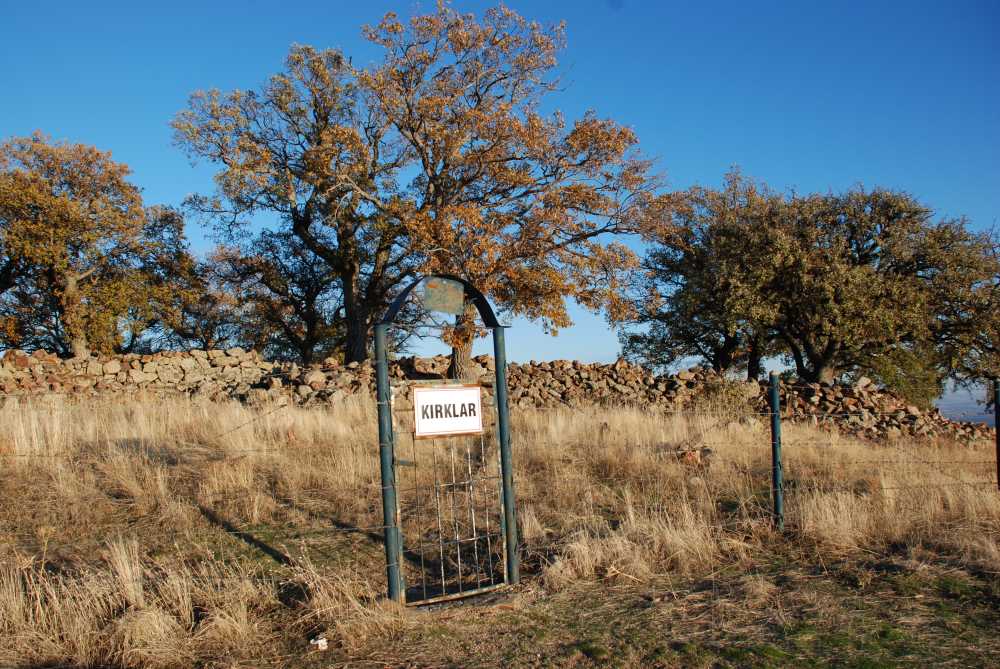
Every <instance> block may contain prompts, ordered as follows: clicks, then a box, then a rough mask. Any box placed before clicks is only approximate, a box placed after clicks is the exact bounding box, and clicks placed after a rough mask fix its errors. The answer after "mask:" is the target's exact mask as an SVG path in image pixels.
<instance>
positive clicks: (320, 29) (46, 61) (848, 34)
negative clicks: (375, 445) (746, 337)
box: [0, 0, 1000, 361]
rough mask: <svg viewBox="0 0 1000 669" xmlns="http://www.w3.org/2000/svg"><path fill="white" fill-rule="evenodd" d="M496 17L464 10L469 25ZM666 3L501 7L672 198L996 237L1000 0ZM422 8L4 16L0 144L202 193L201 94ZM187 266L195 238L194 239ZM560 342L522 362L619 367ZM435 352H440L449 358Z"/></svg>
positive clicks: (358, 47)
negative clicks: (703, 192)
mask: <svg viewBox="0 0 1000 669" xmlns="http://www.w3.org/2000/svg"><path fill="white" fill-rule="evenodd" d="M490 4H491V3H480V2H455V3H454V6H455V7H456V8H458V9H460V10H462V11H474V12H479V11H481V10H482V9H483V8H484V7H487V6H490ZM818 4H819V3H803V2H757V3H748V2H740V3H721V2H701V3H687V2H685V3H681V2H678V3H666V2H638V1H636V0H612V1H608V0H578V1H577V2H545V3H532V2H524V1H519V0H512V1H511V2H509V3H508V5H509V6H511V7H513V8H514V9H516V10H518V11H519V12H520V13H522V14H524V15H525V16H528V17H530V18H533V19H536V20H538V21H541V22H551V21H557V20H560V19H565V20H566V22H567V31H568V42H569V44H568V48H567V50H566V51H565V53H564V54H563V56H562V59H561V72H562V79H563V83H564V87H565V90H564V91H562V92H560V93H558V94H557V95H556V96H555V97H554V98H553V99H552V100H551V105H552V107H553V108H558V109H560V110H562V111H563V112H564V113H565V114H566V115H567V116H568V117H569V118H573V117H576V116H579V115H581V114H582V113H583V112H584V111H586V110H588V109H594V110H595V111H597V113H598V114H600V115H604V116H610V117H612V118H614V119H616V120H617V121H619V122H621V123H624V124H627V125H630V126H632V127H633V128H634V129H635V130H636V132H637V133H638V135H639V138H640V141H641V145H642V148H643V150H644V151H645V153H647V154H648V155H649V156H651V157H654V158H655V159H656V160H657V167H658V169H659V170H660V171H661V172H662V173H664V174H665V175H666V177H667V179H668V182H669V184H670V185H671V186H672V187H675V188H683V187H686V186H689V185H691V184H694V183H703V184H718V183H719V182H720V180H721V177H722V175H723V173H724V172H725V171H726V170H727V169H728V168H729V167H730V166H732V165H740V166H741V167H742V168H743V170H744V172H745V173H747V174H749V175H751V176H754V177H756V178H759V179H763V180H764V181H766V182H768V183H769V184H770V185H771V186H773V187H775V188H779V189H790V188H794V189H797V190H799V191H827V190H841V189H844V188H848V187H850V186H852V185H854V184H858V183H863V184H865V185H867V186H874V185H879V186H884V187H889V188H895V189H901V190H906V191H909V192H911V193H913V194H914V195H916V196H918V197H919V198H920V199H921V201H923V202H924V203H925V204H927V205H929V206H931V207H932V208H934V209H935V210H936V211H938V212H939V213H940V214H941V215H947V216H959V215H965V216H967V217H968V218H969V219H970V220H971V221H972V223H973V225H974V226H976V227H989V226H992V225H994V224H997V223H998V222H1000V158H998V155H1000V86H998V82H1000V47H998V46H997V43H998V40H997V39H996V30H997V27H998V26H1000V3H997V2H943V1H942V2H919V1H910V2H836V3H827V6H826V7H819V6H815V5H818ZM431 9H433V3H430V2H423V3H416V2H396V3H392V2H372V1H369V2H364V3H356V2H351V3H348V2H331V1H329V0H327V1H325V2H310V3H295V2H283V3H280V4H278V3H268V2H198V3H194V2H173V3H135V2H129V3H125V2H120V3H113V2H93V3H79V2H74V3H69V2H65V3H59V2H48V3H42V2H34V3H23V2H11V1H10V0H5V1H4V2H2V3H0V100H2V101H3V103H2V104H0V137H6V136H10V135H21V134H27V133H30V132H32V131H33V130H36V129H40V130H42V131H43V132H46V133H48V134H50V135H52V136H54V137H55V138H58V139H67V140H72V141H76V142H84V143H89V144H94V145H96V146H98V147H100V148H102V149H110V150H111V151H112V152H113V154H114V157H115V158H116V159H117V160H120V161H123V162H126V163H128V164H129V165H130V166H131V167H132V168H133V170H134V181H135V182H136V183H137V184H139V185H140V186H142V187H143V189H144V194H145V198H146V201H147V203H150V204H154V203H164V204H173V205H177V204H180V202H181V200H183V198H184V197H185V196H186V195H187V194H189V193H193V192H206V191H208V190H210V189H211V181H210V179H211V174H212V170H211V168H210V166H206V165H200V166H197V167H192V166H191V165H190V164H189V162H188V160H187V158H186V157H185V156H184V155H183V153H182V152H181V151H180V150H178V149H177V148H175V147H174V146H173V145H172V141H171V131H170V128H169V126H168V123H169V121H170V119H171V118H172V117H173V115H174V114H176V113H177V112H178V111H179V110H181V109H183V108H184V106H185V103H186V100H187V96H188V95H189V94H190V93H191V92H192V91H194V90H197V89H203V88H212V87H217V88H221V89H224V90H226V89H232V88H249V87H253V86H256V85H258V84H260V83H261V82H262V81H264V79H265V78H266V77H267V76H268V75H270V74H271V73H273V72H275V71H277V70H278V69H280V67H281V64H282V60H283V58H284V55H285V53H286V52H287V49H288V46H289V45H290V44H291V43H293V42H298V43H302V44H311V45H314V46H318V47H339V48H342V49H343V50H344V51H345V52H346V53H347V54H349V55H350V56H351V57H352V58H353V59H354V62H355V63H357V64H365V63H368V62H372V61H374V60H375V59H376V58H377V57H378V52H377V51H376V50H375V49H374V48H372V47H371V46H370V45H368V44H367V43H365V42H364V41H363V40H362V39H361V37H360V30H359V28H360V26H361V25H362V24H364V23H375V22H377V21H378V20H379V18H380V17H381V16H382V14H384V13H385V12H386V11H395V12H397V13H398V14H400V15H401V16H408V15H410V14H412V13H414V12H418V11H421V10H424V11H429V10H431ZM189 234H190V236H191V238H192V239H193V240H194V243H195V245H196V248H199V249H205V248H207V242H206V240H205V239H204V236H203V234H202V232H201V231H200V230H198V229H190V230H189ZM573 315H574V318H575V320H576V321H577V325H576V326H574V327H573V328H570V329H567V330H564V331H562V332H561V333H560V335H559V336H558V337H557V338H552V337H549V336H546V335H544V334H543V333H542V332H541V328H539V327H538V326H536V325H533V324H531V323H528V322H524V321H521V320H518V321H515V323H514V328H513V329H512V330H511V331H510V332H509V334H508V339H507V341H508V349H509V355H510V357H511V358H512V359H514V360H527V359H533V358H534V359H551V358H579V359H583V360H601V361H607V360H613V359H614V358H615V357H616V355H617V353H618V342H617V339H616V337H615V336H614V334H613V333H612V332H611V331H610V330H609V329H608V328H607V326H606V325H605V324H604V322H603V320H601V319H600V318H599V317H595V316H591V315H589V314H587V313H585V312H582V311H581V310H579V309H574V310H573ZM440 350H443V349H440Z"/></svg>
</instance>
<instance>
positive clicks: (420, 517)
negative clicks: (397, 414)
mask: <svg viewBox="0 0 1000 669" xmlns="http://www.w3.org/2000/svg"><path fill="white" fill-rule="evenodd" d="M410 444H411V449H410V453H411V456H410V457H412V458H413V479H412V480H413V496H414V498H415V499H416V504H417V514H416V516H417V522H416V528H415V531H416V533H417V541H418V542H419V546H420V583H421V585H422V587H423V594H424V599H427V565H426V563H425V562H424V528H423V524H424V511H423V509H424V507H423V506H422V505H421V504H420V479H419V478H418V477H417V467H418V466H419V464H420V463H419V462H418V461H417V437H416V435H415V434H414V433H413V432H410Z"/></svg>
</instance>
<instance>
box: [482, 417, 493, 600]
mask: <svg viewBox="0 0 1000 669" xmlns="http://www.w3.org/2000/svg"><path fill="white" fill-rule="evenodd" d="M479 460H480V462H482V464H483V470H484V472H485V473H486V476H487V477H489V473H490V461H489V460H488V459H487V458H486V440H485V439H484V438H483V435H479ZM482 487H483V488H486V486H485V485H484V486H482ZM492 506H493V502H492V501H491V500H490V495H489V494H488V493H487V494H486V558H487V560H488V561H489V563H490V585H495V584H496V582H497V579H496V575H497V570H496V568H495V567H494V566H493V539H492V534H493V528H492V527H490V508H491V507H492Z"/></svg>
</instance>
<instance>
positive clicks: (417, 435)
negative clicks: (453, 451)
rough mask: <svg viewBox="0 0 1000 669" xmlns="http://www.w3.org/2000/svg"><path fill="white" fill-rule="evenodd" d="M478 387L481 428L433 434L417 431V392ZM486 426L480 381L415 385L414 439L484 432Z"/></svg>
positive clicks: (461, 435)
mask: <svg viewBox="0 0 1000 669" xmlns="http://www.w3.org/2000/svg"><path fill="white" fill-rule="evenodd" d="M467 388H478V389H479V413H478V416H477V417H478V419H479V429H478V430H475V431H471V432H435V433H433V434H421V433H419V432H417V422H418V421H417V393H419V392H427V391H448V390H457V389H467ZM485 432H486V428H485V426H484V424H483V386H482V385H481V384H479V383H449V384H441V385H433V386H414V387H413V438H414V439H441V438H444V437H467V436H474V435H477V434H484V433H485Z"/></svg>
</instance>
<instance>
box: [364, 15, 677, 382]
mask: <svg viewBox="0 0 1000 669" xmlns="http://www.w3.org/2000/svg"><path fill="white" fill-rule="evenodd" d="M365 32H366V35H367V36H368V38H369V39H370V40H371V41H373V42H374V43H376V44H378V45H380V46H382V47H383V49H384V51H385V58H384V60H383V62H382V63H381V64H380V65H379V66H377V67H374V68H371V69H369V70H366V71H364V72H361V73H359V83H360V85H361V87H362V88H363V89H364V90H365V91H366V92H367V95H368V99H369V101H370V102H369V103H370V104H371V105H372V106H373V107H374V108H375V109H377V111H378V113H379V115H380V116H381V117H384V118H385V120H386V123H387V124H388V125H389V126H390V127H391V129H392V131H393V133H394V134H395V136H396V137H398V141H399V142H400V143H401V144H402V145H403V146H405V147H406V149H407V154H408V155H411V156H413V157H414V160H413V161H412V165H413V167H414V168H415V170H416V176H415V178H414V179H413V180H412V181H411V182H410V183H409V184H408V186H407V188H406V189H405V193H406V197H405V198H402V199H400V200H396V201H392V202H384V201H383V199H382V198H380V197H378V196H377V195H367V194H365V193H361V195H362V197H364V198H365V199H366V200H367V202H368V203H369V204H370V205H371V206H373V207H375V208H376V209H381V208H386V209H387V210H388V209H390V208H391V210H392V211H393V215H395V216H400V217H401V218H402V220H403V221H404V223H405V225H406V229H407V232H408V234H409V241H410V244H411V247H412V248H414V249H418V250H419V252H420V253H421V256H422V258H423V264H422V269H423V271H424V272H427V273H448V274H457V275H460V276H462V277H463V278H466V279H468V280H470V281H471V282H472V283H474V284H475V285H477V286H478V287H479V288H480V289H481V290H483V292H485V293H486V294H487V295H488V296H489V297H491V298H493V300H495V301H496V302H497V303H498V304H499V305H500V306H501V309H502V310H503V311H505V312H507V313H509V314H516V315H524V316H527V317H529V318H532V319H536V320H540V321H541V322H542V323H543V325H544V326H545V328H546V329H548V330H552V331H555V330H556V329H557V328H559V327H563V326H566V325H569V323H570V319H569V316H568V314H567V311H566V304H567V299H573V300H576V301H577V302H579V303H580V304H582V305H584V306H586V307H589V308H592V309H594V310H604V311H605V312H606V313H607V314H608V315H609V316H610V317H611V318H612V319H617V318H619V317H620V316H621V315H623V313H624V311H625V309H626V306H627V305H626V303H625V302H624V301H623V299H622V295H623V290H622V281H621V279H622V276H623V273H624V271H626V270H628V269H629V268H632V267H634V266H635V264H636V258H635V256H634V255H633V254H632V252H631V251H630V250H629V249H628V247H626V246H624V245H623V244H620V243H615V242H613V241H611V240H612V239H613V236H615V235H620V234H627V233H638V232H640V231H641V230H642V228H643V226H644V223H645V221H646V220H647V219H648V218H649V216H650V210H651V209H653V210H655V209H657V207H656V206H655V205H657V204H658V200H657V198H656V197H654V194H653V190H654V188H655V187H656V185H657V181H656V179H655V178H653V177H652V176H651V175H650V173H649V163H648V162H647V161H644V160H642V159H641V158H640V157H639V156H638V154H637V151H636V149H637V138H636V136H635V134H634V133H633V132H632V130H630V129H629V128H626V127H624V126H622V125H620V124H618V123H616V122H615V121H612V120H609V119H601V118H599V117H598V116H597V115H596V114H594V113H587V114H586V115H584V117H583V118H581V119H578V120H576V121H575V122H572V123H569V122H567V121H566V120H565V119H564V118H563V117H562V115H560V114H551V115H546V114H544V113H542V111H541V108H540V106H541V104H542V102H543V100H544V99H545V98H546V96H548V95H550V94H552V93H554V92H555V90H556V81H555V77H554V71H555V68H556V56H557V53H558V52H559V50H560V48H561V47H562V46H563V43H564V31H563V26H562V25H556V26H549V27H542V26H540V25H538V24H537V23H533V22H530V21H528V20H526V19H524V18H523V17H521V16H519V15H518V14H517V13H515V12H514V11H513V10H511V9H508V8H506V7H503V6H501V7H498V8H495V9H491V10H489V11H487V12H486V13H485V14H484V16H483V17H482V18H481V19H477V18H476V17H474V16H472V15H469V14H460V13H458V12H456V11H454V10H453V9H451V8H450V7H448V6H447V5H444V4H440V5H439V6H438V8H437V11H436V12H435V13H433V14H429V15H425V16H417V17H414V18H413V19H411V20H410V21H409V23H408V24H406V25H404V24H403V23H401V22H400V21H399V20H397V18H396V17H395V16H394V15H391V14H390V15H388V16H386V17H385V19H383V21H382V22H381V23H380V24H379V25H378V26H375V27H370V28H366V31H365ZM472 315H473V314H472V313H470V312H468V311H467V312H466V314H464V315H463V316H462V317H460V318H459V319H458V322H457V327H456V328H455V331H454V332H453V333H452V340H453V345H454V348H453V357H452V375H453V376H456V377H460V376H463V375H464V374H465V363H466V361H467V360H468V358H469V355H470V352H471V339H472V336H473V328H472V327H470V321H471V316H472Z"/></svg>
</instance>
